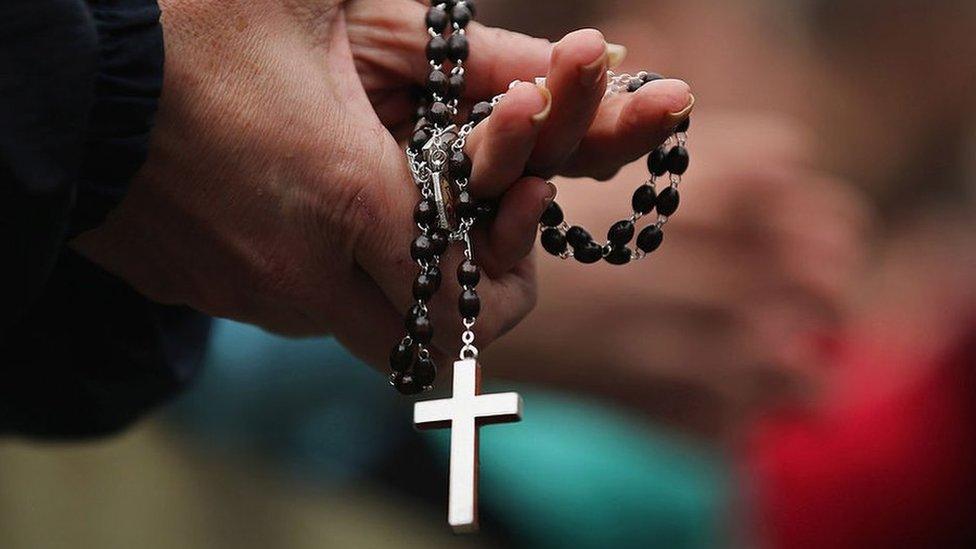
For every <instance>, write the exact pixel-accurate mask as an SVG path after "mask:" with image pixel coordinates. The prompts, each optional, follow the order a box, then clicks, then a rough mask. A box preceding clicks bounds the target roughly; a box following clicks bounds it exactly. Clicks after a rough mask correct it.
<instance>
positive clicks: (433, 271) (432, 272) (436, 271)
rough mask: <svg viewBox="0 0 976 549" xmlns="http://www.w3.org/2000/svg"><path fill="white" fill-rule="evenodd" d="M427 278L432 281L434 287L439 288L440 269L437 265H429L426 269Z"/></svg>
mask: <svg viewBox="0 0 976 549" xmlns="http://www.w3.org/2000/svg"><path fill="white" fill-rule="evenodd" d="M427 276H429V277H430V278H431V280H433V281H434V286H436V287H438V288H440V287H441V269H440V267H438V266H437V265H430V266H428V267H427Z"/></svg>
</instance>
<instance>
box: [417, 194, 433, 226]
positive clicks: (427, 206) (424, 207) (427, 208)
mask: <svg viewBox="0 0 976 549" xmlns="http://www.w3.org/2000/svg"><path fill="white" fill-rule="evenodd" d="M436 219H437V204H435V203H434V201H433V200H431V199H430V198H422V199H421V200H420V202H417V207H416V208H414V210H413V220H414V222H415V223H418V224H420V225H430V224H432V223H433V222H434V221H435V220H436Z"/></svg>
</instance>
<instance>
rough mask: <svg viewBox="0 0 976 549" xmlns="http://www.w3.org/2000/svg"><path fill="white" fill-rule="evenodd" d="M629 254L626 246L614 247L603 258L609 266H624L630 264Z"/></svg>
mask: <svg viewBox="0 0 976 549" xmlns="http://www.w3.org/2000/svg"><path fill="white" fill-rule="evenodd" d="M630 257H631V252H630V248H628V247H627V246H614V247H613V248H611V249H610V253H608V254H607V256H606V257H605V258H604V259H606V260H607V263H610V264H611V265H626V264H628V263H630Z"/></svg>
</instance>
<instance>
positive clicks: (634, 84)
mask: <svg viewBox="0 0 976 549" xmlns="http://www.w3.org/2000/svg"><path fill="white" fill-rule="evenodd" d="M644 84H645V82H644V81H643V80H641V79H640V78H634V79H633V80H631V81H630V82H629V83H627V91H628V92H630V93H634V92H635V91H637V90H639V89H640V88H641V86H643V85H644Z"/></svg>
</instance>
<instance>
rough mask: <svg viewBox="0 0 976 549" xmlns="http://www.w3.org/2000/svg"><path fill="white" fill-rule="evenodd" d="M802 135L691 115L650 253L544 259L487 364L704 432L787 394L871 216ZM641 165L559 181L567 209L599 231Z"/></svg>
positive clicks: (840, 312)
mask: <svg viewBox="0 0 976 549" xmlns="http://www.w3.org/2000/svg"><path fill="white" fill-rule="evenodd" d="M805 137H806V136H805V134H804V133H802V132H801V131H800V130H799V129H797V128H796V127H794V126H792V125H790V124H788V123H786V122H784V121H783V120H779V119H772V118H763V117H758V116H751V117H745V116H739V117H732V116H724V117H718V116H716V117H708V116H703V115H699V116H697V117H696V119H695V121H694V124H693V127H692V131H691V133H690V140H689V147H690V150H691V154H692V167H691V169H690V170H689V171H688V173H687V174H686V176H685V178H684V181H683V182H682V185H681V193H682V197H681V208H680V209H679V210H678V212H677V213H676V214H675V216H674V217H672V219H671V220H670V222H669V223H668V224H667V225H666V227H665V240H664V244H663V245H662V246H661V248H660V249H658V250H657V251H656V252H654V253H653V254H651V255H650V256H649V257H647V258H645V259H644V260H642V261H641V262H639V263H636V264H631V265H627V266H625V267H614V266H611V265H592V266H582V265H576V264H573V263H569V264H567V263H564V262H562V261H559V260H557V259H554V258H546V259H545V260H543V261H542V262H541V273H540V278H541V282H540V306H539V307H538V309H537V310H536V311H535V313H533V314H532V315H530V316H529V318H528V319H526V321H525V322H524V323H523V324H522V325H521V326H519V328H517V329H516V330H514V331H513V332H512V333H511V334H510V335H509V336H507V337H506V338H505V339H503V340H502V341H501V342H499V344H498V345H497V346H496V347H495V348H493V349H492V350H491V351H489V353H492V352H493V353H496V354H499V355H503V356H496V357H495V358H494V359H493V362H494V363H497V364H499V365H501V367H504V366H505V365H507V364H516V365H517V366H516V367H515V368H514V369H513V370H512V371H510V372H499V373H500V374H502V375H505V374H508V375H518V376H519V377H521V378H525V377H526V376H529V377H531V378H533V380H534V381H538V382H545V383H549V384H555V385H560V386H563V387H569V388H572V389H575V390H584V391H588V392H595V393H598V394H602V395H604V396H608V397H610V398H612V399H614V400H616V401H618V402H623V403H627V404H629V405H632V406H635V407H638V408H640V409H642V410H643V411H645V412H647V413H649V414H650V415H652V416H653V417H654V418H656V419H663V420H665V421H668V422H671V423H677V424H680V425H681V426H683V427H685V428H688V429H691V430H693V431H695V432H698V433H706V434H709V435H716V434H719V433H723V432H726V431H727V430H728V429H730V428H731V427H733V426H734V425H735V424H736V422H737V420H738V419H741V418H743V415H744V414H748V413H749V411H750V410H755V409H756V408H757V407H760V406H763V405H765V404H768V403H769V402H770V401H771V399H777V398H784V397H785V396H787V395H789V394H794V396H795V393H793V391H795V390H799V389H801V388H803V387H805V386H807V385H806V384H807V383H809V382H811V381H812V380H814V379H816V377H817V374H818V368H819V367H820V366H821V365H822V362H821V359H822V357H821V356H820V355H819V354H818V349H817V346H816V345H815V343H814V342H813V341H812V338H811V335H812V334H816V333H817V332H820V331H824V330H829V329H832V328H834V327H835V326H836V325H837V323H838V322H839V321H840V320H841V319H842V318H843V317H844V314H845V308H846V306H847V303H848V302H849V298H850V290H851V288H852V286H853V284H854V282H855V281H856V280H857V278H858V277H857V274H858V273H859V272H860V268H861V266H862V265H861V260H862V258H863V257H864V254H863V252H864V249H865V232H866V228H867V221H868V219H869V214H868V210H867V209H866V207H865V202H864V200H863V199H862V197H861V196H860V195H859V194H858V193H856V192H855V191H853V190H852V189H851V187H850V186H849V185H848V184H846V183H845V182H842V181H837V180H836V179H833V178H831V177H829V176H827V175H825V174H822V173H819V172H818V171H817V170H816V166H815V163H814V160H815V158H814V157H813V156H812V148H811V147H810V142H809V141H806V140H805ZM645 170H646V168H645V167H644V166H643V165H642V163H640V164H635V165H633V166H629V167H628V168H627V169H625V170H624V171H623V172H622V173H621V175H620V177H618V178H616V179H615V180H614V181H613V182H612V183H611V184H605V185H595V186H590V187H581V186H579V185H576V186H574V187H572V188H566V191H565V192H563V194H562V196H561V197H560V204H561V205H562V206H563V209H564V210H565V212H566V216H567V219H568V220H569V221H570V222H571V223H576V224H582V225H583V226H586V227H589V228H593V229H594V230H595V229H596V228H597V227H607V226H609V225H610V224H611V223H612V222H614V221H616V220H617V219H620V218H621V217H622V212H624V211H627V208H628V206H629V202H630V194H631V192H633V189H634V188H635V187H636V185H637V184H639V183H640V182H641V180H642V179H643V178H645V177H646V171H645ZM594 236H595V237H597V238H600V237H602V235H598V234H597V233H596V232H594ZM558 334H567V336H564V337H559V336H558ZM568 334H572V335H571V336H569V335H568ZM496 372H497V369H496Z"/></svg>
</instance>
